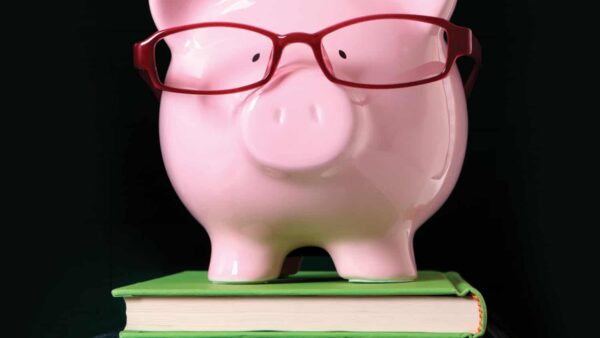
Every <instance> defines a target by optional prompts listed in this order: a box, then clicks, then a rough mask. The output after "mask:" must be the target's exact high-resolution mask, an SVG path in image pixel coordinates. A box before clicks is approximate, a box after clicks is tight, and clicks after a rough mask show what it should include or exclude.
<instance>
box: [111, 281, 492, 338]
mask: <svg viewBox="0 0 600 338" xmlns="http://www.w3.org/2000/svg"><path fill="white" fill-rule="evenodd" d="M112 294H113V296H114V297H122V298H124V300H125V303H126V308H127V326H126V327H125V330H124V331H122V332H121V334H120V337H121V338H209V337H211V338H212V337H215V338H234V337H235V338H242V337H243V338H280V337H281V338H283V337H292V338H301V337H309V338H312V337H315V338H316V337H323V338H359V337H361V338H380V337H386V338H388V337H389V338H392V337H394V338H396V337H397V338H404V337H406V338H408V337H414V338H442V337H443V338H446V337H448V338H450V337H456V338H459V337H465V338H466V337H480V336H482V335H483V334H484V333H485V328H486V321H487V312H486V306H485V302H484V300H483V297H482V295H481V293H479V292H478V291H477V290H476V289H474V288H473V287H472V286H471V285H469V284H468V283H467V282H466V281H465V280H464V279H462V278H461V277H460V275H459V274H458V273H456V272H447V273H442V272H436V271H420V272H419V277H418V279H417V280H416V281H413V282H407V283H373V284H368V283H350V282H348V281H346V280H344V279H341V278H340V277H339V276H338V275H337V274H336V273H335V272H317V271H302V272H299V273H297V274H296V275H293V276H289V277H286V278H284V279H279V280H276V281H273V282H270V283H266V284H244V285H240V284H214V283H211V282H210V281H208V278H207V273H206V271H187V272H182V273H178V274H175V275H171V276H166V277H162V278H158V279H154V280H150V281H146V282H142V283H137V284H133V285H129V286H125V287H122V288H118V289H115V290H113V292H112Z"/></svg>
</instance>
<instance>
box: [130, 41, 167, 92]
mask: <svg viewBox="0 0 600 338" xmlns="http://www.w3.org/2000/svg"><path fill="white" fill-rule="evenodd" d="M148 63H149V62H148V60H147V57H146V55H145V53H144V46H143V44H142V43H141V42H138V43H136V44H135V45H134V46H133V66H134V67H135V69H137V71H138V74H139V75H140V77H141V78H142V79H143V80H144V82H146V84H147V85H148V86H149V87H150V89H151V90H152V92H153V93H154V96H156V98H157V99H158V100H159V101H160V97H161V94H162V91H161V90H160V89H158V88H156V86H155V85H154V82H153V81H152V78H151V77H150V74H149V73H148V67H150V66H149V65H148Z"/></svg>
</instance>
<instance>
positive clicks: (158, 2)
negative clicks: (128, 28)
mask: <svg viewBox="0 0 600 338" xmlns="http://www.w3.org/2000/svg"><path fill="white" fill-rule="evenodd" d="M206 2H207V1H206V0H150V12H151V13H152V18H154V23H155V24H156V27H157V28H158V29H159V30H162V29H165V28H170V27H175V26H181V25H187V24H192V23H196V22H198V20H199V18H200V17H201V14H200V13H202V10H201V8H202V7H204V5H205V4H206Z"/></svg>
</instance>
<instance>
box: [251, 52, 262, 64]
mask: <svg viewBox="0 0 600 338" xmlns="http://www.w3.org/2000/svg"><path fill="white" fill-rule="evenodd" d="M258 60H260V53H257V54H256V55H254V57H253V58H252V62H256V61H258Z"/></svg>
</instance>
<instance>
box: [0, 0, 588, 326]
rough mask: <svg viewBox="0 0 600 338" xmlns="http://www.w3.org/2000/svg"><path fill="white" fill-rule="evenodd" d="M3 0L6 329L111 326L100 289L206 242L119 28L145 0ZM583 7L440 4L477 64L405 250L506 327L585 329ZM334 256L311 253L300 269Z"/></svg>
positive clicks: (137, 21)
mask: <svg viewBox="0 0 600 338" xmlns="http://www.w3.org/2000/svg"><path fill="white" fill-rule="evenodd" d="M13 5H14V4H10V5H7V6H8V7H5V9H4V10H3V17H5V24H6V26H7V27H5V29H4V39H3V41H4V43H3V48H2V57H3V65H4V67H5V69H4V71H3V74H4V79H5V81H7V82H6V84H9V85H10V88H7V89H5V90H3V100H4V102H5V104H4V105H3V107H4V108H3V117H4V119H3V122H2V130H3V139H4V147H3V149H4V157H3V158H4V161H3V164H4V165H3V172H4V173H5V175H3V176H4V178H5V183H4V187H5V189H3V191H4V195H5V197H7V200H8V201H9V203H4V208H3V209H4V210H3V211H4V212H3V214H4V215H5V217H4V220H5V221H4V222H3V225H4V226H3V229H4V230H5V231H4V236H3V244H4V245H3V246H2V248H3V251H4V252H5V253H4V258H5V259H4V260H5V262H6V266H5V269H4V271H5V274H4V278H3V279H4V281H5V282H6V283H7V285H6V286H5V287H4V290H6V291H5V293H6V296H7V298H9V299H11V300H15V303H14V304H15V305H14V306H13V307H11V309H14V311H12V312H13V314H14V315H15V318H16V320H15V321H11V322H10V323H9V324H10V325H6V326H7V328H8V330H12V329H14V330H17V331H18V332H19V334H17V335H15V336H26V337H92V336H94V335H96V334H100V333H102V332H107V331H114V330H118V329H120V328H121V327H122V325H124V317H123V311H124V306H123V304H122V303H121V300H115V299H112V298H111V296H110V290H111V289H112V288H115V287H118V286H122V285H125V284H128V283H132V282H137V281H140V280H144V279H147V278H151V277H156V276H160V275H164V274H167V273H172V272H177V271H181V270H188V269H205V268H207V263H208V257H209V254H210V243H209V241H208V237H207V235H206V233H205V232H204V230H203V229H202V228H201V226H200V225H198V224H197V223H196V222H195V221H194V219H193V218H192V217H191V216H190V215H189V214H188V212H187V211H186V210H185V209H184V207H183V206H182V204H181V203H180V202H179V200H178V199H177V197H176V196H175V194H174V192H173V190H172V188H171V186H170V184H169V182H168V179H167V176H166V173H165V171H164V168H163V165H162V161H161V156H160V149H159V144H158V137H157V131H158V129H157V114H158V103H157V102H156V100H155V99H154V98H153V97H152V95H151V93H150V91H149V90H148V88H147V87H146V86H145V84H144V83H143V82H142V81H141V80H140V79H139V78H138V77H137V76H136V74H135V72H134V71H133V68H132V62H131V47H132V43H133V42H134V41H138V40H141V39H143V38H145V37H146V36H148V35H149V34H150V33H152V32H153V31H154V30H155V28H154V25H153V22H152V20H151V17H150V13H149V10H148V5H147V2H146V1H140V0H137V1H131V0H130V1H91V0H85V1H84V0H78V1H75V0H66V1H60V2H51V3H48V4H43V3H40V4H29V3H24V4H21V5H22V7H21V8H14V7H12V6H13ZM578 6H579V5H578ZM587 12H589V11H587V10H585V9H583V8H581V7H577V8H575V7H574V8H570V7H569V6H567V4H566V3H564V2H558V1H556V3H555V4H553V3H552V2H549V1H533V0H512V1H509V0H498V1H469V0H462V1H459V4H458V8H457V11H456V14H455V16H454V18H453V21H454V22H455V23H457V24H460V25H464V26H468V27H471V28H472V29H473V30H474V32H476V34H477V35H478V36H479V38H480V40H481V43H482V46H483V51H484V64H485V68H484V70H483V72H482V74H481V77H480V80H479V82H478V84H477V86H476V89H475V91H474V92H473V95H472V98H471V99H470V101H469V107H470V140H469V148H468V153H467V158H466V162H465V167H464V171H463V173H462V176H461V179H460V181H459V183H458V185H457V187H456V190H455V192H454V193H453V195H452V196H451V198H450V199H449V201H448V202H447V203H446V205H445V206H444V207H443V208H442V210H440V212H439V213H438V214H436V215H435V216H434V217H433V218H432V219H431V220H430V221H429V222H428V223H427V224H426V225H425V226H424V227H423V228H422V229H421V230H420V231H419V232H418V234H417V236H416V240H415V249H416V254H417V261H418V265H419V268H420V269H438V270H456V271H459V272H460V273H461V274H462V275H463V276H464V277H465V278H466V279H467V280H468V281H470V282H471V283H472V284H474V285H475V286H477V287H478V288H479V289H480V290H481V291H482V293H483V294H484V295H485V297H486V300H487V302H488V306H489V308H490V319H491V320H492V321H494V322H496V323H498V324H499V325H500V326H502V327H503V328H504V329H505V330H507V331H508V332H509V333H510V336H511V337H575V336H583V335H584V334H587V333H588V332H589V331H588V330H589V324H588V323H589V322H588V319H587V318H586V315H585V313H586V311H587V309H588V307H589V306H591V305H593V304H594V303H593V300H592V296H590V295H589V294H590V293H593V292H592V291H590V290H593V288H594V287H595V280H594V279H593V278H591V277H589V275H586V274H585V271H594V270H595V269H596V265H597V264H598V263H597V258H598V255H597V253H596V252H597V249H596V247H597V244H596V243H595V242H596V240H595V239H596V238H597V237H596V236H594V234H593V233H592V232H591V231H590V230H596V228H597V227H598V223H599V222H598V220H597V219H596V218H595V217H593V215H594V211H595V208H597V207H596V202H597V201H598V198H597V196H596V190H595V189H596V186H597V182H596V181H595V177H596V176H597V172H598V171H597V165H596V164H594V162H593V161H589V160H590V159H592V160H594V159H595V158H596V157H597V156H598V150H597V147H596V146H597V145H598V142H597V140H596V138H597V137H598V134H599V132H598V128H597V125H598V124H597V122H596V121H597V118H596V115H597V114H598V111H599V110H598V107H597V103H596V102H595V100H594V99H595V98H596V97H597V96H598V94H597V93H596V92H597V88H598V85H597V83H596V81H595V79H594V76H596V75H597V74H596V73H597V70H596V68H597V64H598V57H597V55H596V54H595V53H594V52H593V50H592V47H593V46H594V45H595V44H597V41H598V40H599V39H598V36H597V35H598V34H597V33H595V32H594V29H593V27H594V26H595V24H594V22H595V20H591V21H586V20H584V19H583V18H582V15H584V14H585V13H587ZM13 22H14V23H13ZM584 80H588V82H584ZM309 253H312V254H319V251H318V250H310V251H309ZM330 265H331V262H330V261H329V259H328V258H327V257H323V258H311V259H309V260H308V262H307V264H306V266H305V268H327V267H329V266H330ZM588 277H589V278H588Z"/></svg>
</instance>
